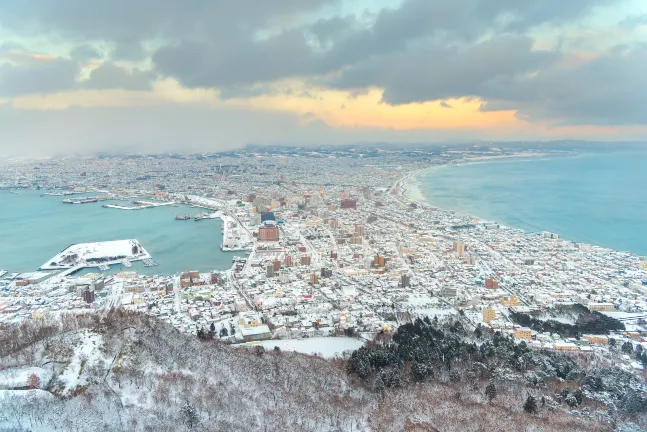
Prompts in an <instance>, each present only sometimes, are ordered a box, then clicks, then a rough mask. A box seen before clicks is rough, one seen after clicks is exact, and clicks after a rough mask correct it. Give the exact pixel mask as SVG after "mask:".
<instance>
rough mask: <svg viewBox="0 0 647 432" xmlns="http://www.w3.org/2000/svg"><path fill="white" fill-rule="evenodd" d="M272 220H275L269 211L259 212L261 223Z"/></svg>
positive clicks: (272, 213)
mask: <svg viewBox="0 0 647 432" xmlns="http://www.w3.org/2000/svg"><path fill="white" fill-rule="evenodd" d="M273 220H275V216H274V212H271V211H264V212H261V222H265V221H273Z"/></svg>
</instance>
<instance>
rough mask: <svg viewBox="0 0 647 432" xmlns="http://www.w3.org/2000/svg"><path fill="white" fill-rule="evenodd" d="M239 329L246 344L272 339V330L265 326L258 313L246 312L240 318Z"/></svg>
mask: <svg viewBox="0 0 647 432" xmlns="http://www.w3.org/2000/svg"><path fill="white" fill-rule="evenodd" d="M238 328H239V329H240V333H241V334H242V337H243V340H244V341H246V342H250V341H255V340H263V339H269V338H271V337H272V332H270V328H269V327H268V326H267V325H265V324H263V321H262V320H261V319H260V317H259V316H258V314H257V313H255V312H244V313H241V314H239V316H238Z"/></svg>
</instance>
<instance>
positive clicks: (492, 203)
mask: <svg viewBox="0 0 647 432" xmlns="http://www.w3.org/2000/svg"><path fill="white" fill-rule="evenodd" d="M409 190H410V195H411V198H413V199H420V200H422V201H424V202H426V203H428V204H430V205H433V206H437V207H440V208H443V209H448V210H455V211H459V212H463V213H467V214H470V215H473V216H477V217H480V218H483V219H486V220H491V221H497V222H499V223H501V224H503V225H506V226H510V227H516V228H520V229H523V230H527V231H533V232H540V231H550V232H554V233H557V234H559V235H560V236H561V237H564V238H566V239H568V240H572V241H575V242H582V243H588V244H593V245H598V246H603V247H608V248H612V249H615V250H622V251H630V252H632V253H635V254H638V255H647V151H642V152H641V151H632V152H620V151H619V152H605V153H595V154H582V155H579V156H577V157H555V158H548V159H529V160H509V161H488V162H483V163H474V164H466V165H459V166H442V167H435V168H430V169H427V170H423V171H420V172H418V173H417V174H416V175H415V176H413V177H412V178H411V180H410V181H409Z"/></svg>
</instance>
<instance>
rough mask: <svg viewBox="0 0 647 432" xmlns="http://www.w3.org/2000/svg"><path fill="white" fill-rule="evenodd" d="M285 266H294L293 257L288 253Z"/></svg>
mask: <svg viewBox="0 0 647 432" xmlns="http://www.w3.org/2000/svg"><path fill="white" fill-rule="evenodd" d="M285 266H286V267H292V257H291V256H290V255H286V257H285Z"/></svg>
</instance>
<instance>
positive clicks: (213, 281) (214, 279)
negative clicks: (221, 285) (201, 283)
mask: <svg viewBox="0 0 647 432" xmlns="http://www.w3.org/2000/svg"><path fill="white" fill-rule="evenodd" d="M219 277H220V274H219V273H215V272H212V273H211V275H210V280H209V282H210V283H211V285H217V284H218V279H219Z"/></svg>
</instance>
